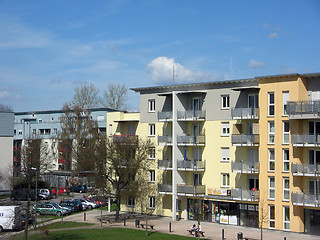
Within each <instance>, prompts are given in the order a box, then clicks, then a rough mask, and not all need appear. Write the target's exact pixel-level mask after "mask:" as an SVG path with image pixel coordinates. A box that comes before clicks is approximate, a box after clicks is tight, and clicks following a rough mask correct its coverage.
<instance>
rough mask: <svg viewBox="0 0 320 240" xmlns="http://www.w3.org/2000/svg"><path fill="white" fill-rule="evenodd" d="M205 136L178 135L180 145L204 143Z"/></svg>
mask: <svg viewBox="0 0 320 240" xmlns="http://www.w3.org/2000/svg"><path fill="white" fill-rule="evenodd" d="M205 139H206V138H205V136H178V144H180V145H198V144H205Z"/></svg>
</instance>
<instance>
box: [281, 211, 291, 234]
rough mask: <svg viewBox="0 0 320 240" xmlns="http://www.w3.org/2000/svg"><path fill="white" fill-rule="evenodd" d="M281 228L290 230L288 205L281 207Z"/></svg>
mask: <svg viewBox="0 0 320 240" xmlns="http://www.w3.org/2000/svg"><path fill="white" fill-rule="evenodd" d="M283 229H284V230H290V207H289V206H285V207H283Z"/></svg>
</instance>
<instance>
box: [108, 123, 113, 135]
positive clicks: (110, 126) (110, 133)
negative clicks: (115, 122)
mask: <svg viewBox="0 0 320 240" xmlns="http://www.w3.org/2000/svg"><path fill="white" fill-rule="evenodd" d="M109 135H110V136H111V135H112V124H109Z"/></svg>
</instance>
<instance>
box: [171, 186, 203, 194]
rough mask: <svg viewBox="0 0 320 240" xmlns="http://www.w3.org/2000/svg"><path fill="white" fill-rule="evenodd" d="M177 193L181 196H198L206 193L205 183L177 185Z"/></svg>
mask: <svg viewBox="0 0 320 240" xmlns="http://www.w3.org/2000/svg"><path fill="white" fill-rule="evenodd" d="M177 193H178V195H180V196H196V195H204V194H205V193H206V186H205V185H184V184H183V185H182V184H181V185H177Z"/></svg>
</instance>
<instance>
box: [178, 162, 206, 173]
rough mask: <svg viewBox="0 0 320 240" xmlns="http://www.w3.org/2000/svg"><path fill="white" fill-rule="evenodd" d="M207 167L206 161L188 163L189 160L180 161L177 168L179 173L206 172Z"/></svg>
mask: <svg viewBox="0 0 320 240" xmlns="http://www.w3.org/2000/svg"><path fill="white" fill-rule="evenodd" d="M205 166H206V162H205V161H196V160H192V161H188V160H178V161H177V167H178V170H179V171H195V172H197V171H198V172H199V171H204V170H205Z"/></svg>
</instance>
